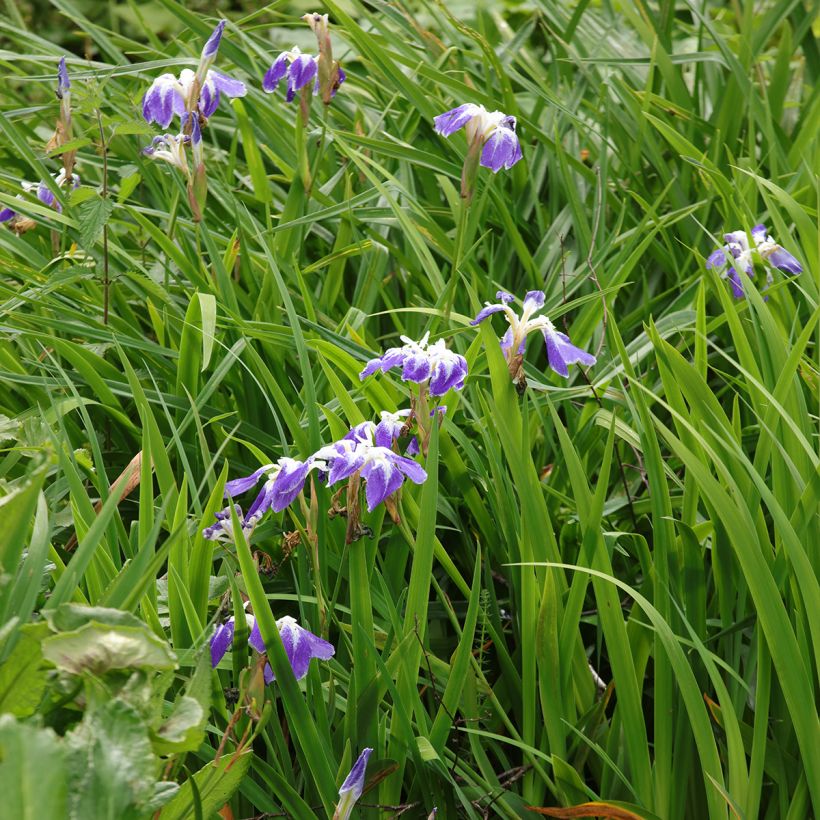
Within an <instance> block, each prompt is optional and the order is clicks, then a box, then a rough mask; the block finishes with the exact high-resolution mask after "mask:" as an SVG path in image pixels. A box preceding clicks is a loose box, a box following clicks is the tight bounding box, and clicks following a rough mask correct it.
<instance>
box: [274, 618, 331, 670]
mask: <svg viewBox="0 0 820 820" xmlns="http://www.w3.org/2000/svg"><path fill="white" fill-rule="evenodd" d="M276 626H277V628H278V629H279V636H280V637H281V638H282V643H283V644H284V647H285V653H286V654H287V656H288V660H289V661H290V666H291V669H292V670H293V674H294V677H295V678H296V680H301V679H302V678H304V677H305V675H307V673H308V669H309V668H310V662H311V660H312V659H313V658H318V659H319V660H323V661H326V660H330V658H332V657H333V655H334V654H335V653H336V650H335V649H334V647H333V644H331V643H328V642H327V641H326V640H324V639H323V638H320V637H319V636H318V635H314V634H313V633H312V632H309V631H308V630H307V629H304V628H303V627H301V626H299V624H298V623H297V622H296V619H295V618H292V617H290V616H289V615H286V616H285V617H284V618H280V619H279V620H278V621H277V622H276Z"/></svg>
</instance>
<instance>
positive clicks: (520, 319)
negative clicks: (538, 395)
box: [470, 290, 596, 377]
mask: <svg viewBox="0 0 820 820" xmlns="http://www.w3.org/2000/svg"><path fill="white" fill-rule="evenodd" d="M545 298H546V297H545V295H544V292H543V291H541V290H531V291H530V292H529V293H527V295H526V296H525V297H524V303H523V310H522V312H521V316H519V315H518V314H517V313H516V312H515V311H514V310H513V309H512V308H511V307H510V304H511V303H512V302H513V301H514V297H513V296H512V295H511V294H509V293H505V292H504V291H502V290H500V291H498V293H497V294H496V299H498V302H496V303H490V302H488V303H487V304H486V305H485V306H484V307H483V308H482V309H481V310H480V311H479V313H478V315H477V316H476V317H475V319H473V321H472V322H470V324H471V325H477V324H478V323H479V322H483V321H484V320H485V319H486V318H487V317H488V316H492V315H493V314H494V313H503V314H504V317H505V318H506V320H507V322H508V323H509V325H510V326H509V328H508V329H507V332H506V333H505V334H504V336H503V338H502V339H501V347H502V349H503V350H504V355H505V356H506V358H507V361H508V362H509V363H510V364H512V363H513V362H514V360H515V358H516V356H523V354H524V351H525V349H526V346H527V336H528V335H529V334H530V333H532V332H533V331H536V330H539V331H541V333H542V335H543V336H544V342H545V343H546V346H547V359H548V361H549V365H550V367H551V368H552V369H553V370H554V371H555V372H556V373H558V375H560V376H564V377H566V376H569V369H568V367H567V366H568V365H570V364H583V365H587V366H590V365H593V364H595V361H596V360H595V357H594V356H593V355H592V354H591V353H587V352H586V351H585V350H581V348H580V347H575V345H573V344H572V343H571V342H570V340H569V337H568V336H567V335H566V334H565V333H561V332H560V331H558V330H556V329H555V325H553V323H552V322H551V321H550V320H549V319H548V318H547V317H546V316H543V315H542V316H535V317H534V318H533V314H534V313H536V312H537V311H539V310H541V308H543V307H544V300H545Z"/></svg>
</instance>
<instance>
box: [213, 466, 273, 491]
mask: <svg viewBox="0 0 820 820" xmlns="http://www.w3.org/2000/svg"><path fill="white" fill-rule="evenodd" d="M275 466H276V465H274V464H265V466H264V467H260V468H259V469H258V470H254V471H253V472H252V473H251V474H250V475H246V476H244V478H235V479H233V481H228V482H226V484H225V495H224V497H225V498H227V497H228V496H229V495H230V496H234V495H242V493H244V492H246V491H247V490H250V488H251V487H253V486H254V485H256V484H258V483H259V479H260V478H261V477H262V476H263V475H264V474H265V473H267V472H269V471H270V470H272V469H273V468H274V467H275Z"/></svg>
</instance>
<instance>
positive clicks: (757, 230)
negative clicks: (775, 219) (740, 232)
mask: <svg viewBox="0 0 820 820" xmlns="http://www.w3.org/2000/svg"><path fill="white" fill-rule="evenodd" d="M766 236H767V233H766V226H765V225H755V226H754V228H752V239H753V240H754V243H755V245H759V244H760V243H761V242H765V241H766Z"/></svg>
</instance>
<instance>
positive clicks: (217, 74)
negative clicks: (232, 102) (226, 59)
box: [208, 69, 248, 97]
mask: <svg viewBox="0 0 820 820" xmlns="http://www.w3.org/2000/svg"><path fill="white" fill-rule="evenodd" d="M208 79H209V80H213V84H214V86H215V87H216V90H217V91H219V92H221V93H222V94H224V95H225V96H226V97H244V96H245V95H246V94H247V93H248V89H247V87H246V86H245V83H243V82H242V81H241V80H235V79H234V78H233V77H229V76H228V75H227V74H223V73H222V72H221V71H215V70H214V69H211V70H210V71H209V72H208Z"/></svg>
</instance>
